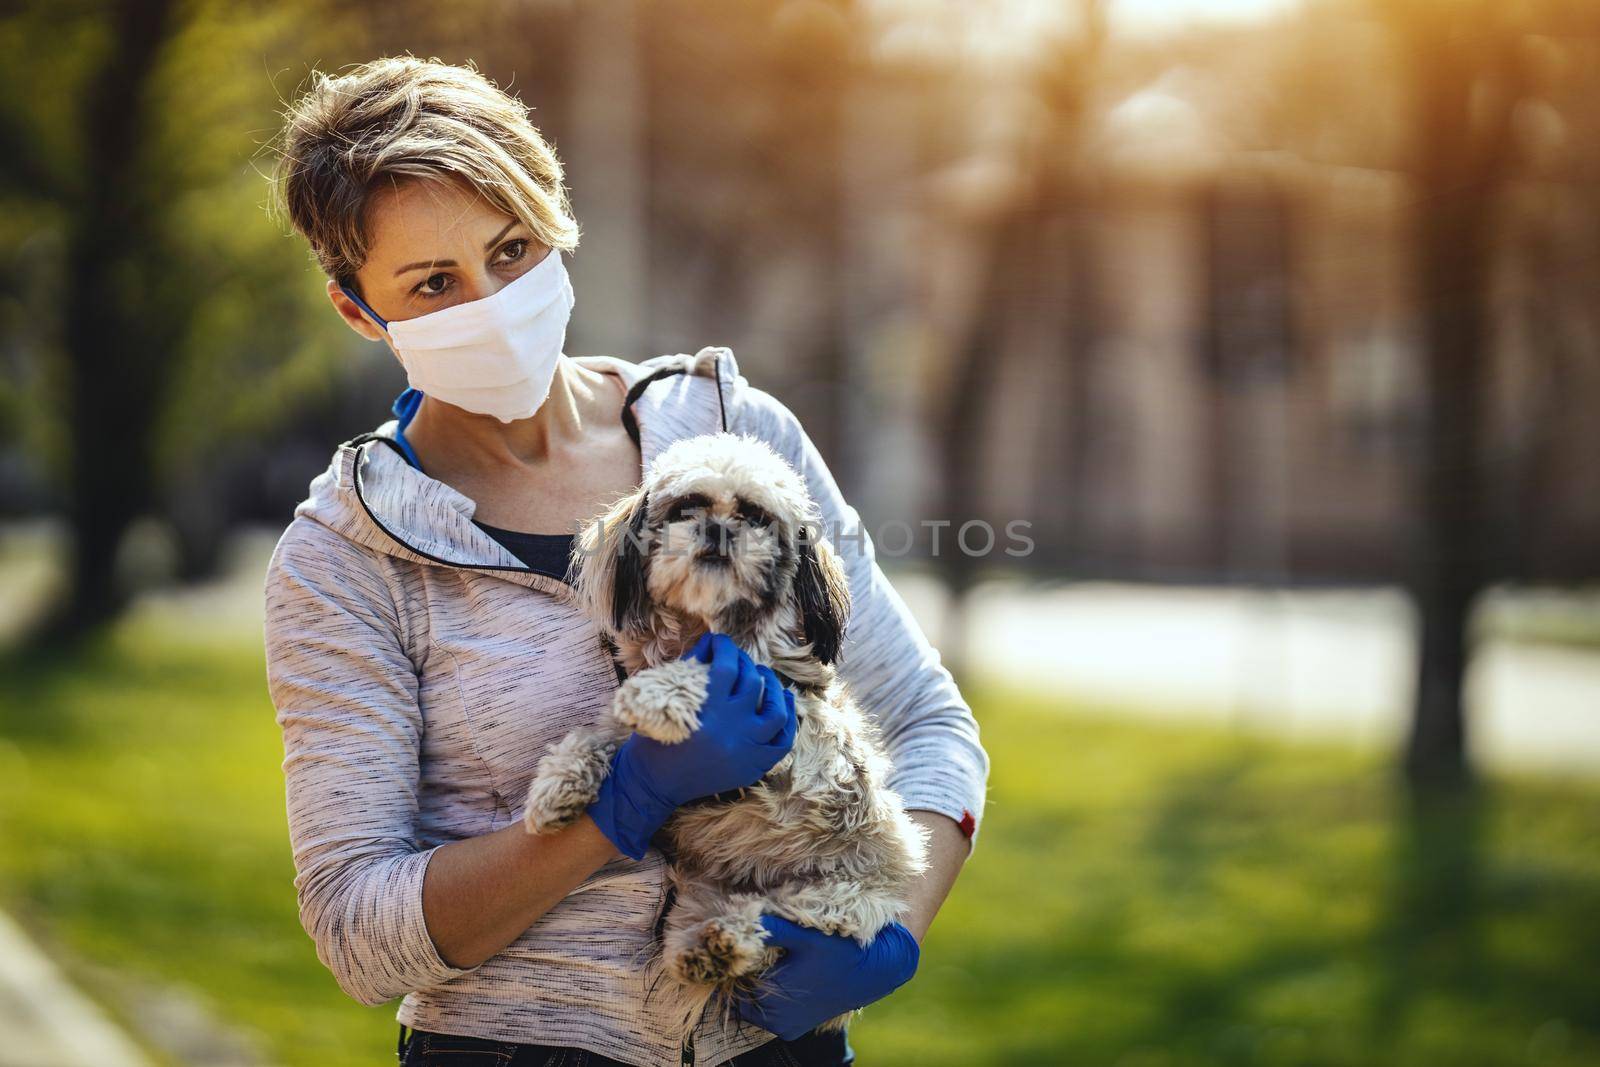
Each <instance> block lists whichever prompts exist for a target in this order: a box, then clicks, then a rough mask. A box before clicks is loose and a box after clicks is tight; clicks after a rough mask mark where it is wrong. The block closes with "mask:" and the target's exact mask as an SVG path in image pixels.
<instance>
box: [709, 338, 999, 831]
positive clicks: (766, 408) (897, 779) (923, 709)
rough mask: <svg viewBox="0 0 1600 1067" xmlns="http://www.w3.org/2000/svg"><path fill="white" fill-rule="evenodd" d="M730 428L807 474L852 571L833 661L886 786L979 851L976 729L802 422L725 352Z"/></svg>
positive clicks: (980, 758)
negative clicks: (865, 719)
mask: <svg viewBox="0 0 1600 1067" xmlns="http://www.w3.org/2000/svg"><path fill="white" fill-rule="evenodd" d="M723 352H724V355H723V357H722V358H723V361H724V362H723V366H724V368H725V369H724V370H723V383H724V385H723V388H724V390H725V393H726V395H727V396H728V398H729V400H728V403H729V408H728V410H729V420H728V429H729V430H730V431H731V432H733V433H749V434H751V435H753V436H756V437H759V438H761V439H762V440H764V441H766V442H767V443H768V444H770V445H772V446H773V447H774V448H775V449H777V450H778V452H779V454H780V455H782V456H784V457H785V458H786V459H788V460H789V462H790V463H791V464H793V465H794V468H795V469H796V470H797V471H799V472H800V474H801V475H802V476H804V478H805V480H806V486H807V488H808V489H809V490H810V492H811V496H812V498H813V499H814V500H815V501H816V502H817V506H818V507H819V508H820V509H821V511H822V518H823V533H824V535H825V536H826V537H827V538H828V540H829V541H830V542H831V543H832V545H833V547H834V548H835V549H836V550H837V551H838V553H839V556H840V558H841V560H842V561H843V562H844V565H845V568H846V571H847V572H848V574H849V582H850V595H851V601H852V604H851V613H850V620H849V624H848V626H847V628H846V631H845V641H844V647H843V649H842V650H841V651H840V654H839V662H838V668H839V673H840V675H841V676H842V677H843V678H844V679H845V681H846V682H847V683H848V684H849V686H850V690H851V692H852V693H853V694H854V695H855V697H856V699H857V700H858V701H859V702H860V704H861V707H862V709H863V711H864V712H865V713H866V714H868V715H869V716H871V717H872V718H873V719H875V720H876V721H877V723H878V724H879V726H880V728H881V731H882V735H883V740H884V744H885V746H886V748H887V749H888V753H889V758H890V760H891V761H892V762H893V764H894V770H893V773H892V774H891V776H890V780H889V785H890V787H891V788H892V789H894V790H895V791H896V792H898V793H899V794H900V797H901V799H902V800H904V801H905V805H906V807H907V808H908V809H921V810H927V811H935V812H938V813H940V814H941V815H947V816H949V817H950V818H951V819H953V820H955V822H956V823H957V824H958V825H959V826H960V827H961V829H962V832H963V833H965V834H966V835H967V839H968V853H969V855H970V853H971V850H972V849H973V848H975V847H976V845H977V832H978V826H979V825H980V824H981V822H982V820H983V808H984V801H985V797H986V791H987V787H988V779H989V756H988V753H987V752H986V751H985V750H984V748H983V745H982V744H981V743H980V741H979V737H978V723H977V720H976V719H975V718H973V715H972V710H971V709H970V708H969V707H968V706H967V703H966V701H965V700H964V699H962V696H961V692H960V690H959V689H957V687H956V683H955V680H954V678H952V677H951V674H950V671H949V670H948V669H947V668H946V667H945V666H944V664H943V663H942V662H941V660H940V657H939V652H938V650H937V649H935V648H934V647H933V646H932V645H931V644H930V643H929V642H928V639H927V637H926V636H925V635H924V634H923V632H922V629H921V627H919V626H918V625H917V621H916V619H915V618H914V617H913V616H912V614H911V611H910V609H909V608H908V607H907V606H906V603H905V601H904V600H902V599H901V597H900V594H899V593H897V592H896V591H895V589H894V586H892V585H890V584H889V579H888V578H887V577H886V576H885V575H884V573H883V570H882V568H880V567H879V566H878V563H877V558H876V550H875V548H874V546H873V542H872V537H871V536H870V535H869V534H868V532H867V529H866V526H865V524H864V523H862V521H861V516H860V515H859V514H857V512H856V510H855V508H853V507H851V506H850V505H849V504H848V503H846V502H845V499H844V497H843V495H842V494H841V493H840V492H839V486H838V485H837V483H835V482H834V479H833V475H832V473H830V472H829V470H828V466H827V464H826V463H824V462H823V459H822V455H821V453H819V452H818V451H817V446H816V445H815V444H814V443H812V440H811V438H810V436H809V435H808V434H807V433H806V431H805V428H804V427H802V426H801V425H800V420H799V419H798V418H796V417H795V415H794V413H793V412H791V411H790V410H789V409H788V408H787V407H786V406H785V405H784V404H783V403H782V402H781V401H779V400H778V399H777V398H776V397H774V396H772V395H771V394H770V393H767V392H766V391H764V390H762V389H758V388H756V387H754V386H752V385H750V384H749V382H748V381H747V380H746V379H745V378H744V376H743V375H740V374H739V373H738V369H737V364H735V363H733V362H732V353H731V352H727V351H726V350H723Z"/></svg>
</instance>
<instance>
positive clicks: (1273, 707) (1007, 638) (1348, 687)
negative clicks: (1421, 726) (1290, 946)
mask: <svg viewBox="0 0 1600 1067" xmlns="http://www.w3.org/2000/svg"><path fill="white" fill-rule="evenodd" d="M894 582H895V587H896V588H897V589H899V590H900V592H901V594H902V595H903V596H904V597H905V598H906V601H907V603H908V604H910V606H911V608H912V611H913V612H914V613H915V614H916V615H917V617H918V619H919V620H921V621H922V624H923V626H924V628H925V629H926V630H927V631H928V633H929V635H930V636H931V637H933V639H934V640H935V642H938V643H941V644H942V643H943V641H942V640H941V637H942V634H943V627H944V625H945V617H946V606H947V604H946V601H947V598H946V597H945V596H944V595H943V593H942V591H941V589H940V587H939V586H937V585H936V584H935V583H933V582H931V581H929V580H927V579H924V578H921V577H917V576H913V575H909V574H905V575H898V576H896V577H895V578H894ZM1522 603H1523V604H1527V603H1528V600H1527V598H1524V599H1523V601H1522ZM1502 607H1503V609H1504V610H1517V611H1520V610H1523V609H1522V608H1521V607H1519V605H1518V604H1517V603H1509V604H1504V605H1502ZM1414 625H1415V624H1414V619H1413V615H1412V611H1411V608H1410V605H1409V602H1408V601H1407V599H1406V598H1405V597H1404V596H1402V595H1401V594H1399V593H1398V592H1396V591H1388V590H1370V591H1355V592H1350V591H1339V592H1320V591H1319V592H1289V593H1279V592H1259V591H1240V590H1230V589H1213V588H1207V589H1191V588H1172V587H1146V586H1130V585H1114V584H1085V585H1077V586H1067V587H1055V588H1040V587H1035V588H1031V589H1030V588H1026V587H1016V586H1002V585H998V584H991V585H986V586H983V587H980V588H979V589H978V590H976V591H975V592H974V594H973V598H972V602H971V607H970V614H969V616H968V620H967V629H966V633H967V641H968V649H969V653H968V658H969V662H970V663H971V664H972V665H973V666H974V667H975V668H978V667H981V669H982V671H984V672H994V673H997V674H1001V675H1004V676H1006V677H1009V678H1013V679H1017V680H1023V681H1027V682H1032V683H1036V684H1038V685H1039V686H1041V687H1051V688H1054V689H1056V690H1057V691H1058V692H1060V693H1061V694H1062V695H1063V698H1077V699H1086V700H1090V701H1101V702H1105V703H1107V704H1110V705H1114V706H1117V707H1122V708H1126V709H1127V710H1128V713H1129V714H1139V715H1148V716H1151V717H1155V718H1162V719H1193V720H1203V721H1211V722H1218V723H1224V724H1232V725H1237V726H1240V727H1243V728H1247V729H1252V730H1259V731H1265V732H1268V733H1272V734H1277V735H1282V736H1287V737H1292V738H1318V739H1322V738H1331V739H1336V740H1341V741H1348V742H1353V743H1357V744H1378V745H1395V744H1398V743H1399V741H1400V739H1401V738H1402V737H1403V733H1404V730H1405V727H1406V723H1407V721H1408V715H1409V710H1410V703H1411V694H1412V688H1413V684H1414V679H1413V672H1414V669H1415V668H1414V657H1415V651H1414V648H1415V637H1414ZM1467 686H1468V693H1467V699H1468V705H1469V719H1470V721H1469V727H1470V730H1471V734H1470V737H1471V747H1472V754H1473V757H1474V759H1475V760H1476V761H1478V762H1479V763H1480V765H1482V766H1485V767H1490V768H1494V769H1515V770H1533V771H1540V772H1547V773H1558V774H1573V775H1580V776H1600V650H1593V649H1583V648H1575V647H1566V646H1559V645H1549V644H1530V643H1523V642H1513V641H1508V640H1488V641H1486V642H1484V643H1483V644H1482V645H1481V646H1480V648H1479V650H1478V654H1477V655H1476V656H1475V657H1474V660H1473V665H1472V670H1471V672H1470V674H1469V676H1468V680H1467Z"/></svg>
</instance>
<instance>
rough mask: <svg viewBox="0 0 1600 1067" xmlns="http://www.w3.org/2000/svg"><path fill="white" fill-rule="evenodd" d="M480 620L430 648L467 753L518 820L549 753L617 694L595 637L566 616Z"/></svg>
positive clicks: (466, 622) (439, 635) (468, 621)
mask: <svg viewBox="0 0 1600 1067" xmlns="http://www.w3.org/2000/svg"><path fill="white" fill-rule="evenodd" d="M521 606H522V608H523V611H521V612H520V613H517V614H514V615H511V616H509V617H508V616H507V615H506V614H505V613H479V612H475V613H473V614H472V615H471V616H468V617H466V618H463V619H462V620H460V623H459V624H458V625H456V626H453V627H451V628H450V629H449V630H448V631H446V632H440V630H439V629H438V628H435V631H434V637H433V644H434V648H435V651H436V652H440V653H443V658H444V661H445V662H447V663H449V664H451V666H452V668H453V673H454V675H455V684H456V686H457V687H458V690H459V695H460V700H461V708H462V716H463V719H464V725H465V727H466V731H467V734H468V736H469V739H470V742H471V746H472V749H473V751H474V753H475V754H476V755H477V757H478V758H479V759H480V760H482V762H483V764H484V766H485V767H486V768H487V771H488V774H489V778H490V780H491V782H492V784H493V787H494V790H495V792H496V793H497V794H498V795H499V797H500V799H501V800H502V801H503V802H504V803H505V806H506V807H507V808H508V809H509V810H510V811H512V812H514V813H517V814H519V815H520V813H521V811H522V804H523V801H524V800H525V799H526V795H527V789H528V781H529V780H530V779H531V778H532V777H533V772H534V769H535V768H536V767H537V766H538V763H539V760H540V759H541V758H542V757H543V756H544V754H545V752H546V751H547V750H548V749H549V748H550V747H551V746H552V745H555V744H556V743H557V742H559V741H560V740H561V739H562V738H564V737H566V736H567V734H568V733H570V732H571V731H573V730H575V729H578V728H580V727H590V726H593V725H594V724H595V723H596V722H598V721H599V718H600V713H601V711H602V710H603V709H604V708H605V707H606V706H607V705H609V704H610V703H611V698H612V694H613V693H615V691H616V687H617V677H616V672H615V669H614V668H613V667H612V666H611V662H610V658H609V656H607V655H606V653H605V651H604V649H603V647H602V646H601V644H600V635H599V633H598V631H596V630H595V628H594V627H593V626H592V625H591V624H589V623H588V621H587V620H586V619H584V618H583V616H582V615H580V614H579V613H577V612H576V611H575V610H573V611H564V612H560V613H550V614H548V615H547V614H545V613H543V612H540V613H536V614H532V615H530V613H529V612H528V611H527V610H526V609H527V603H526V599H523V602H522V605H521Z"/></svg>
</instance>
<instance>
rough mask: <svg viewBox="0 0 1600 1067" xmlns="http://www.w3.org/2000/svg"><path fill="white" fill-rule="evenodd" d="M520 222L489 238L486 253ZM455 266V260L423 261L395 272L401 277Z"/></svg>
mask: <svg viewBox="0 0 1600 1067" xmlns="http://www.w3.org/2000/svg"><path fill="white" fill-rule="evenodd" d="M518 221H519V220H517V219H512V220H511V221H510V222H508V223H506V225H505V229H503V230H501V231H500V232H499V233H497V234H495V235H494V236H493V237H491V238H489V243H488V244H486V245H484V246H483V250H484V251H485V252H487V251H489V250H490V249H491V248H493V247H494V246H495V245H496V244H497V243H499V241H500V238H502V237H504V236H505V235H506V234H507V233H509V232H510V231H511V227H513V226H515V225H516V224H517V222H518ZM455 265H456V261H455V260H453V259H429V260H422V261H419V262H416V263H407V264H406V265H405V266H403V267H401V268H400V269H399V270H397V271H395V275H396V276H399V275H401V274H404V273H405V272H406V271H408V270H428V269H429V268H431V267H453V266H455Z"/></svg>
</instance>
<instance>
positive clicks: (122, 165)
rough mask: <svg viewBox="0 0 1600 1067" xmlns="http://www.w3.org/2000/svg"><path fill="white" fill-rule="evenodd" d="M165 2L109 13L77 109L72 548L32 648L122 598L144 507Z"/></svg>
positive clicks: (70, 261)
mask: <svg viewBox="0 0 1600 1067" xmlns="http://www.w3.org/2000/svg"><path fill="white" fill-rule="evenodd" d="M170 17H171V3H170V0H125V2H123V3H121V4H119V5H118V6H117V7H116V9H115V13H114V19H115V26H114V27H113V30H112V34H111V39H112V40H113V41H114V42H116V50H115V51H114V52H113V53H112V54H111V55H110V57H109V58H108V59H107V61H106V64H105V66H104V67H102V68H101V69H100V71H99V73H98V76H97V77H96V78H95V80H94V83H93V84H92V85H91V86H90V88H89V92H88V94H87V98H86V102H85V108H84V111H83V127H82V144H83V145H84V168H83V170H84V175H85V189H84V196H83V199H82V201H81V203H79V204H78V205H76V207H77V210H76V211H75V213H74V217H73V219H72V221H71V223H70V234H69V237H68V242H67V248H68V254H67V260H66V262H67V269H68V271H69V272H70V282H71V298H70V299H69V300H67V301H66V302H65V304H64V309H63V310H64V315H65V322H64V330H63V336H64V338H65V349H66V365H67V375H68V397H69V400H68V417H69V420H70V427H71V434H72V439H71V463H70V472H71V474H70V477H71V487H70V489H69V491H68V492H69V506H70V523H71V529H72V534H73V546H72V552H71V564H70V567H71V569H70V574H69V581H70V588H69V595H68V596H67V597H66V598H65V600H64V601H63V603H62V605H61V606H60V607H59V608H58V609H57V610H56V614H55V615H54V616H52V617H51V618H49V619H47V620H46V621H45V624H44V626H43V627H42V628H41V629H40V631H39V633H38V635H37V638H36V639H38V640H44V641H61V640H69V639H72V638H74V637H77V636H80V635H82V634H84V633H85V632H87V631H90V630H92V629H94V628H96V627H98V626H99V625H101V624H103V623H105V622H107V621H109V620H110V619H112V618H113V617H115V615H116V614H117V613H118V612H119V611H120V610H121V608H122V607H123V606H124V603H125V601H126V593H125V591H124V590H122V589H119V588H118V587H117V583H116V580H115V578H116V576H115V562H116V550H117V546H118V545H119V543H120V542H121V540H122V535H123V534H124V532H126V530H127V528H128V526H129V525H130V524H131V523H132V521H133V520H134V519H135V518H136V517H137V516H138V515H139V514H140V513H141V512H142V511H144V510H145V509H146V508H147V507H148V506H149V504H150V503H151V499H152V491H153V486H154V477H153V474H152V466H153V460H154V457H153V455H152V447H151V445H152V441H151V438H152V434H153V424H154V419H155V417H156V402H157V401H158V400H159V399H160V397H161V395H162V391H163V390H162V384H163V383H164V381H165V377H166V373H167V372H166V365H165V364H166V361H167V358H168V354H167V353H166V352H165V351H163V350H162V347H163V346H162V344H161V343H160V342H159V338H160V337H161V336H163V334H165V333H166V330H165V329H164V327H166V326H167V324H165V323H157V322H152V321H149V320H151V319H156V318H159V317H160V311H159V306H158V305H159V301H157V300H155V299H153V287H156V286H160V285H161V284H162V272H161V270H160V264H159V258H160V257H159V256H158V255H156V251H157V249H156V248H155V247H154V244H155V242H154V241H153V240H151V238H152V235H153V234H154V226H153V214H154V208H155V200H156V198H157V197H159V196H160V195H161V191H160V190H153V189H151V188H150V187H149V185H148V184H147V183H146V182H144V181H141V180H140V177H141V176H140V174H139V173H138V172H139V157H140V155H141V151H142V147H143V144H142V141H143V138H144V137H145V135H146V134H147V132H148V130H147V121H146V119H147V114H148V106H149V104H148V101H147V100H146V90H147V85H148V82H149V79H150V75H151V72H152V70H153V69H154V67H155V64H156V60H157V57H158V54H159V52H160V50H161V45H162V43H163V42H164V41H165V40H166V38H167V36H168V33H169V31H170V26H169V21H170Z"/></svg>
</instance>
